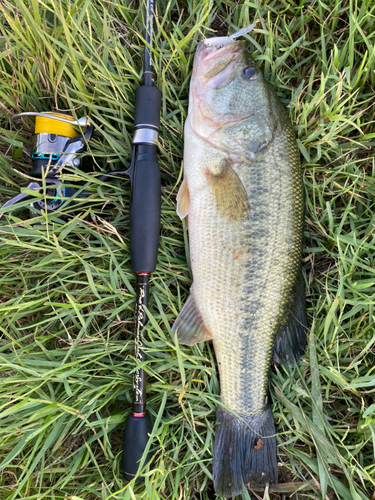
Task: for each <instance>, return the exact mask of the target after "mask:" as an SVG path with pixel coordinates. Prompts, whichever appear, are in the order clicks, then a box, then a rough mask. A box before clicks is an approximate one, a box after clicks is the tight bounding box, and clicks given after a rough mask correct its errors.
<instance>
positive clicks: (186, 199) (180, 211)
mask: <svg viewBox="0 0 375 500" xmlns="http://www.w3.org/2000/svg"><path fill="white" fill-rule="evenodd" d="M189 210H190V192H189V186H188V183H187V180H186V177H184V179H183V181H182V184H181V186H180V189H179V190H178V193H177V215H178V216H179V217H180V219H181V220H182V219H184V218H185V217H186V216H187V215H188V214H189Z"/></svg>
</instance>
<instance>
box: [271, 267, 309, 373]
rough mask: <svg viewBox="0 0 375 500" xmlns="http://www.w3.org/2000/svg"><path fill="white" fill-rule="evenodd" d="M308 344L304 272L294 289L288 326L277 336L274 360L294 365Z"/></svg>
mask: <svg viewBox="0 0 375 500" xmlns="http://www.w3.org/2000/svg"><path fill="white" fill-rule="evenodd" d="M306 344H307V319H306V304H305V293H304V286H303V276H302V272H301V273H300V277H299V280H298V283H297V285H296V286H295V289H294V301H293V303H292V306H291V308H290V311H289V315H288V320H287V323H286V326H285V327H284V328H283V329H282V330H281V331H280V333H279V334H278V335H277V337H276V341H275V347H274V353H273V360H274V362H275V363H283V364H285V365H288V366H290V367H292V366H293V365H294V364H295V363H298V361H299V360H300V359H301V355H302V353H303V351H304V350H305V347H306Z"/></svg>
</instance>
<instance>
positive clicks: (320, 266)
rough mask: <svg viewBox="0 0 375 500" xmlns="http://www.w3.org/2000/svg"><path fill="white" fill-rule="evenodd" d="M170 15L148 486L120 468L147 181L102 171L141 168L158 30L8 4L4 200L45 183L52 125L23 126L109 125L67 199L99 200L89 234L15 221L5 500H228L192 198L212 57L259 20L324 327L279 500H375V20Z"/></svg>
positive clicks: (347, 8)
mask: <svg viewBox="0 0 375 500" xmlns="http://www.w3.org/2000/svg"><path fill="white" fill-rule="evenodd" d="M157 10H158V16H157V29H156V33H157V35H156V39H155V47H156V49H155V50H154V54H155V69H156V75H157V85H158V87H159V88H160V89H161V90H162V92H163V101H162V129H161V134H160V149H159V151H160V158H159V160H160V166H161V170H162V184H163V192H162V202H163V205H162V235H161V240H160V252H159V259H158V267H157V271H156V272H155V274H154V276H153V280H152V297H151V303H150V321H149V325H148V331H149V340H148V342H147V344H148V358H147V361H146V363H145V366H144V368H145V369H146V371H147V373H148V375H149V385H148V392H149V403H148V408H149V411H150V413H151V415H152V418H153V421H154V428H153V432H152V443H151V448H152V449H153V450H155V459H154V463H153V465H152V467H151V470H149V472H148V473H147V477H146V481H145V483H144V484H133V483H130V484H129V483H126V482H125V481H123V479H122V478H121V474H120V460H121V447H122V431H123V427H124V422H125V419H126V415H127V414H128V412H129V411H130V401H131V392H132V370H134V366H135V365H134V358H133V343H132V335H133V328H134V306H135V297H134V289H133V283H134V276H133V274H132V273H131V270H130V255H129V241H128V235H129V234H128V207H129V195H130V191H129V185H128V183H127V181H116V182H115V183H112V184H108V183H106V184H103V183H100V182H98V181H96V182H95V180H94V178H93V175H92V174H90V172H96V173H98V172H100V171H107V170H115V169H119V168H121V169H123V168H124V165H123V164H125V165H127V164H128V162H129V160H130V154H131V139H132V133H133V128H132V126H133V125H132V119H133V112H134V90H135V88H136V87H137V86H138V85H139V84H140V82H141V72H140V68H141V66H142V55H143V38H142V36H143V32H144V27H143V26H144V21H143V15H144V14H143V13H144V9H143V8H140V7H139V4H138V2H130V1H129V0H121V1H120V2H119V3H116V2H107V1H100V0H77V1H74V0H71V1H69V2H68V1H56V2H50V1H49V0H46V1H43V0H25V1H21V0H13V1H12V2H10V1H8V0H4V2H3V3H2V4H1V5H0V18H1V19H0V150H1V153H2V154H1V155H0V177H1V182H0V193H1V195H2V196H1V198H2V200H4V201H6V200H7V199H9V198H10V197H11V196H14V195H15V194H17V193H18V192H19V189H20V186H26V185H27V184H28V177H27V176H28V175H29V174H30V164H31V163H30V156H29V155H30V151H31V137H32V134H31V132H30V127H31V122H28V121H27V120H23V121H22V123H20V122H17V123H14V124H12V123H11V122H10V116H11V115H12V114H14V113H17V112H22V111H43V110H45V111H47V110H63V111H66V112H68V113H72V114H73V115H74V116H77V117H80V116H82V115H84V114H89V115H90V117H91V119H92V121H93V123H94V126H95V135H94V138H93V140H92V141H91V143H90V151H89V153H88V157H87V160H88V162H89V164H90V162H91V165H92V167H90V168H89V170H88V172H89V173H85V174H79V173H77V172H72V171H67V172H66V173H65V175H64V182H67V183H68V182H70V183H71V182H73V183H74V182H75V181H77V180H86V181H88V180H94V182H95V188H94V189H93V192H92V195H91V211H89V209H88V208H87V207H84V208H83V209H82V210H81V211H80V212H79V213H77V214H76V215H75V217H74V218H73V219H72V220H70V221H69V222H67V223H64V222H62V221H61V219H58V218H57V217H56V216H54V217H52V216H48V217H47V216H41V217H39V218H34V219H30V218H29V214H28V211H27V206H26V203H25V202H24V203H21V204H20V205H19V206H18V207H17V209H16V210H13V211H9V210H7V211H6V213H5V214H4V215H3V217H2V219H1V221H0V224H1V225H0V255H1V272H0V294H1V307H0V329H1V341H0V372H1V376H0V436H1V439H0V468H1V475H0V498H1V499H6V500H10V499H21V498H22V499H28V500H31V499H38V500H39V499H68V498H71V499H72V500H73V499H74V500H78V499H85V500H96V499H102V500H103V499H108V500H109V499H113V500H120V499H121V500H127V499H129V500H130V499H137V500H138V499H150V498H151V499H159V498H160V499H171V500H172V499H173V500H180V499H196V500H209V499H212V498H214V495H213V491H212V486H211V485H212V480H211V468H212V442H213V436H214V424H215V409H216V402H217V399H218V393H219V384H218V378H217V373H216V368H215V360H214V354H213V349H212V347H211V346H210V345H209V344H205V345H202V344H201V345H198V346H195V347H194V348H188V347H181V348H180V347H179V346H178V345H176V344H175V343H174V341H173V339H172V337H171V335H170V325H171V324H172V323H173V321H174V319H175V317H176V315H177V313H178V311H179V309H180V308H181V304H183V302H184V300H185V298H186V296H187V293H188V289H189V286H190V283H191V274H190V271H189V267H188V264H187V263H186V258H185V255H186V254H187V251H188V249H187V243H186V242H187V236H186V230H185V227H184V226H183V225H182V224H181V221H180V220H179V219H178V217H177V215H176V213H175V198H176V194H177V189H178V185H179V181H180V180H181V169H182V165H181V164H182V152H183V124H184V120H185V119H186V113H187V104H188V87H189V78H190V74H191V68H192V62H193V58H194V51H195V47H196V43H197V41H198V40H199V39H200V38H202V37H203V36H211V35H213V34H215V33H216V32H217V31H218V32H219V34H221V35H222V34H227V33H228V32H229V33H233V32H234V31H235V30H236V29H237V28H241V27H243V26H245V25H247V24H250V23H251V22H253V21H254V20H256V21H257V24H256V29H255V31H254V32H253V33H252V34H251V36H250V35H247V36H246V39H247V40H248V43H249V50H250V52H251V53H252V55H253V58H254V59H255V60H256V61H257V63H258V65H259V66H260V68H261V69H262V71H263V73H264V74H265V76H266V78H267V80H269V81H270V82H271V84H272V85H273V86H274V88H275V89H276V91H277V93H278V95H279V97H280V99H281V100H282V102H283V103H284V104H285V105H287V106H288V111H289V114H290V117H291V120H292V122H293V125H294V127H295V131H296V135H297V137H298V144H299V147H300V151H301V159H302V167H303V171H304V182H305V187H306V225H305V243H306V245H305V249H304V259H303V264H304V270H305V278H306V292H307V304H308V316H309V321H310V325H311V333H310V342H309V347H308V349H307V351H306V354H305V356H304V357H303V361H302V363H301V364H300V365H299V366H298V367H297V368H296V369H295V370H293V371H291V372H289V371H288V370H286V369H284V368H283V367H279V368H277V369H275V370H273V373H272V377H271V396H272V401H273V411H274V416H275V422H276V424H277V432H278V442H279V448H278V452H279V464H280V467H279V470H280V480H281V484H280V485H279V486H278V487H277V488H273V489H272V488H271V491H270V493H269V498H271V499H272V500H276V499H283V500H285V499H286V498H289V496H291V495H293V496H291V498H293V499H297V498H299V499H336V498H337V499H344V500H352V499H354V500H359V499H368V498H371V495H373V491H374V486H375V465H374V443H375V404H374V399H373V394H374V392H373V391H374V386H375V374H374V370H373V366H374V361H375V356H374V338H375V337H374V300H375V271H374V267H375V236H374V228H375V215H374V197H375V182H374V178H375V177H374V174H375V164H374V158H373V148H374V145H375V132H374V105H373V102H374V97H373V96H374V92H373V89H374V84H375V43H374V42H375V29H374V28H375V6H374V4H373V2H371V1H370V0H363V1H357V2H356V1H355V0H351V1H347V0H343V1H340V0H326V1H325V2H322V1H319V0H311V1H301V2H293V1H290V2H288V1H286V0H273V1H271V0H260V1H259V2H258V1H257V2H233V1H228V0H227V1H225V2H219V1H217V2H213V1H204V0H182V1H179V2H177V1H176V0H170V1H169V2H166V1H163V2H161V1H160V0H158V1H157ZM22 125H23V126H22ZM25 127H26V128H25ZM296 492H297V493H296ZM257 495H258V496H257ZM263 495H264V493H263V490H261V489H260V490H257V491H249V494H248V495H244V496H243V499H244V500H246V499H249V498H252V499H253V498H254V499H255V498H259V497H260V498H263ZM266 496H267V494H265V497H266ZM372 498H374V497H372Z"/></svg>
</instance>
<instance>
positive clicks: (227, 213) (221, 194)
mask: <svg viewBox="0 0 375 500" xmlns="http://www.w3.org/2000/svg"><path fill="white" fill-rule="evenodd" d="M207 175H209V184H210V186H211V189H212V193H213V198H214V203H215V205H216V208H217V211H218V212H219V213H220V215H221V216H222V217H223V218H225V219H230V220H234V221H241V220H243V219H247V218H248V216H249V213H250V202H249V199H248V196H247V192H246V189H245V187H244V185H243V184H242V181H241V179H240V178H239V177H238V175H237V173H236V172H235V171H234V170H233V168H232V167H231V166H230V164H229V163H228V162H227V161H226V160H223V162H222V163H221V166H220V171H219V173H213V172H210V171H209V172H208V173H207Z"/></svg>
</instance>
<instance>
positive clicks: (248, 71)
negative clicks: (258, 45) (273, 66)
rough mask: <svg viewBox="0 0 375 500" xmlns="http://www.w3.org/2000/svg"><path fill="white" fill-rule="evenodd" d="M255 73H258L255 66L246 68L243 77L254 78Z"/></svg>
mask: <svg viewBox="0 0 375 500" xmlns="http://www.w3.org/2000/svg"><path fill="white" fill-rule="evenodd" d="M255 74H256V68H254V67H251V68H245V69H244V70H243V77H244V78H246V79H247V80H254V76H255Z"/></svg>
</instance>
